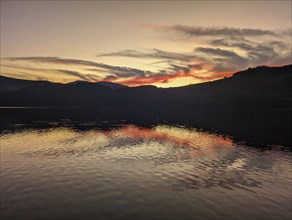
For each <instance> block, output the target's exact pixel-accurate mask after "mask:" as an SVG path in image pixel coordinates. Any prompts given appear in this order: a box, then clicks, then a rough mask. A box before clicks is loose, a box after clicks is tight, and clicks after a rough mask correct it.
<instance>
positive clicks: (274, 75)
mask: <svg viewBox="0 0 292 220" xmlns="http://www.w3.org/2000/svg"><path fill="white" fill-rule="evenodd" d="M0 85H1V88H0V94H1V100H0V105H1V106H94V107H119V108H124V107H143V108H144V107H147V108H152V109H160V110H161V109H163V110H165V111H169V108H188V109H193V108H249V109H251V108H292V103H291V102H292V87H291V85H292V65H287V66H283V67H266V66H260V67H256V68H249V69H247V70H244V71H240V72H237V73H235V74H234V75H233V76H232V77H230V78H226V79H221V80H216V81H212V82H206V83H201V84H195V85H189V86H183V87H176V88H166V89H165V88H157V87H155V86H138V87H127V86H123V85H120V84H115V83H109V82H98V83H90V82H82V81H81V82H73V83H69V84H58V83H51V82H45V81H29V80H17V79H11V78H7V77H0Z"/></svg>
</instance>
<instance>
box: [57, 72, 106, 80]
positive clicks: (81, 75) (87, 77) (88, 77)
mask: <svg viewBox="0 0 292 220" xmlns="http://www.w3.org/2000/svg"><path fill="white" fill-rule="evenodd" d="M52 71H58V72H61V73H64V74H66V75H69V76H76V77H78V78H79V79H83V80H85V81H94V82H95V81H98V80H100V77H98V76H96V75H93V74H84V73H80V72H77V71H72V70H59V69H58V70H54V69H53V70H52Z"/></svg>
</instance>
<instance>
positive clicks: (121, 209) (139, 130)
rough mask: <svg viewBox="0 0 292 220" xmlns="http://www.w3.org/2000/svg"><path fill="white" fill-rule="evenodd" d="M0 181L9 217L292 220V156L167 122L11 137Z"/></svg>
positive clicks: (5, 137) (4, 147) (4, 137)
mask: <svg viewBox="0 0 292 220" xmlns="http://www.w3.org/2000/svg"><path fill="white" fill-rule="evenodd" d="M1 183H2V188H1V204H2V207H1V212H2V213H3V214H1V215H3V217H5V218H4V219H12V218H13V219H18V218H19V219H20V218H21V217H22V216H28V217H29V218H30V219H39V218H43V216H44V215H46V216H47V218H50V219H58V218H59V219H60V218H71V217H72V218H73V217H76V216H77V218H81V215H82V217H84V216H85V217H88V218H90V217H92V216H94V217H95V218H102V217H104V216H105V215H106V216H108V218H109V219H117V218H128V217H129V216H135V217H137V218H145V217H147V218H151V219H161V218H167V219H168V218H179V216H182V215H183V216H186V217H187V218H193V216H197V217H198V218H211V219H216V218H217V219H218V216H220V218H219V219H222V218H223V217H224V218H228V217H229V218H230V217H232V219H244V218H249V219H257V218H258V215H259V213H260V215H261V216H266V217H269V218H271V219H287V218H288V217H289V216H290V214H291V206H290V203H291V196H290V194H289V192H291V152H289V151H286V150H284V149H282V148H275V147H274V148H269V149H268V148H267V149H260V148H254V147H248V146H245V145H242V144H240V143H236V142H234V141H233V140H232V139H231V138H228V137H224V136H221V135H218V134H214V133H208V132H204V131H200V130H196V129H191V128H185V127H178V126H170V125H158V126H152V127H138V126H135V125H123V126H119V127H117V126H113V127H112V128H110V129H98V128H96V129H95V128H92V127H91V128H90V129H84V130H78V129H76V128H73V127H70V126H67V127H55V128H48V129H22V130H17V131H11V132H8V131H6V132H4V133H2V134H1ZM24 201H25V202H24ZM242 207H244V209H243V208H242ZM254 207H257V209H254ZM271 207H273V208H272V209H271ZM44 210H46V211H44ZM210 210H212V211H210ZM224 210H225V211H224ZM226 210H229V212H226Z"/></svg>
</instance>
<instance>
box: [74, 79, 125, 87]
mask: <svg viewBox="0 0 292 220" xmlns="http://www.w3.org/2000/svg"><path fill="white" fill-rule="evenodd" d="M68 84H96V85H102V86H105V87H108V88H111V89H120V88H127V87H128V86H125V85H122V84H118V83H113V82H106V81H101V82H87V81H80V80H78V81H74V82H71V83H68Z"/></svg>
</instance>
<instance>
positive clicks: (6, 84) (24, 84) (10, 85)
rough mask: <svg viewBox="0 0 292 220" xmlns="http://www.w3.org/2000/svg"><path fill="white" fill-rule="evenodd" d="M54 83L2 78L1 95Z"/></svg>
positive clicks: (0, 82)
mask: <svg viewBox="0 0 292 220" xmlns="http://www.w3.org/2000/svg"><path fill="white" fill-rule="evenodd" d="M53 84H54V83H51V82H48V81H33V80H22V79H13V78H9V77H5V76H0V91H1V93H5V92H12V91H18V90H21V89H25V88H28V87H36V86H48V85H53Z"/></svg>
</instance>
